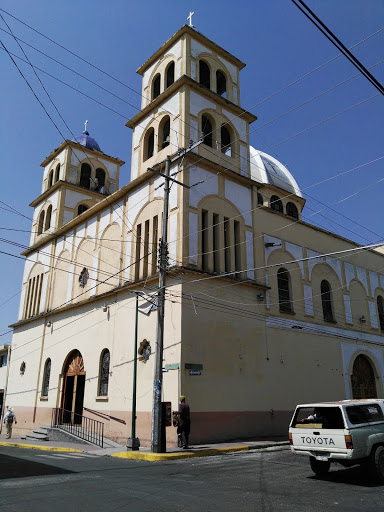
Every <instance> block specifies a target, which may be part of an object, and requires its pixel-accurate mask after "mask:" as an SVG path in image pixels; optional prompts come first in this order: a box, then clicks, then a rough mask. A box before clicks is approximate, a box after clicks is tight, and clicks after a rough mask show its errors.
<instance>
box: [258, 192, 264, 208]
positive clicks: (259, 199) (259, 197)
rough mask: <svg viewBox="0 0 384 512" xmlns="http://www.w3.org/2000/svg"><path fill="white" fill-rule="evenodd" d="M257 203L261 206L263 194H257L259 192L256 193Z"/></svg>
mask: <svg viewBox="0 0 384 512" xmlns="http://www.w3.org/2000/svg"><path fill="white" fill-rule="evenodd" d="M257 204H258V205H261V206H263V204H264V199H263V196H262V195H261V194H259V192H258V193H257Z"/></svg>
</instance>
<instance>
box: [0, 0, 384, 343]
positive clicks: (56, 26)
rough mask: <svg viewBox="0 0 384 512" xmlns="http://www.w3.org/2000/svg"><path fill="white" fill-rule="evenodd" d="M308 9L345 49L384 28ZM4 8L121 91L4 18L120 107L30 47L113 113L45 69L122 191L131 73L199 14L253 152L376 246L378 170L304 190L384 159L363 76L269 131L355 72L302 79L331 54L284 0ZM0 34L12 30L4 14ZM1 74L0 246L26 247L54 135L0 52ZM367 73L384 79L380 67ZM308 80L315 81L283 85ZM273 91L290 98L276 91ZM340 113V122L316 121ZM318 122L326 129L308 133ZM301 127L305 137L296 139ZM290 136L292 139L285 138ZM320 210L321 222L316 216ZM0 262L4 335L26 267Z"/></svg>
mask: <svg viewBox="0 0 384 512" xmlns="http://www.w3.org/2000/svg"><path fill="white" fill-rule="evenodd" d="M307 4H308V5H309V6H310V7H311V8H312V9H313V10H314V11H315V13H316V14H317V15H318V16H319V17H320V18H321V19H322V20H323V21H324V22H325V23H326V24H327V25H328V26H329V28H330V29H331V30H333V31H334V32H335V34H336V35H337V36H338V37H339V38H340V39H341V40H342V41H343V42H344V44H345V45H346V46H348V47H350V46H352V45H355V44H356V43H359V42H360V41H362V40H364V39H366V38H367V37H368V36H371V35H372V34H374V33H375V32H377V31H379V30H380V29H382V28H383V27H384V1H383V0H368V1H367V0H308V2H307ZM0 7H1V8H2V9H4V10H5V11H8V12H9V13H11V14H12V15H14V16H16V17H17V18H19V19H20V20H21V21H24V22H25V23H27V24H28V25H30V26H32V27H33V28H35V29H36V30H38V31H39V32H41V33H43V34H44V35H46V36H48V37H49V38H51V39H53V40H55V41H56V42H57V43H60V44H61V45H62V46H64V47H66V48H68V49H70V50H71V51H73V52H75V53H77V54H78V55H80V56H81V57H83V58H84V59H86V60H88V61H90V62H92V63H93V64H95V65H96V66H97V67H99V68H101V69H103V70H105V71H106V72H107V73H109V74H110V75H113V76H114V77H116V78H117V79H118V80H120V81H121V82H123V83H124V84H126V85H127V86H129V88H128V87H125V86H123V85H121V84H119V83H117V82H115V81H113V80H112V79H110V78H108V77H106V76H105V75H103V74H101V73H100V72H98V71H96V70H95V69H93V68H92V67H90V66H88V65H86V64H84V62H82V61H80V60H79V59H76V58H75V57H74V56H72V55H70V54H69V53H67V52H65V51H64V50H63V49H61V48H59V47H58V46H56V45H54V44H53V43H51V42H50V41H48V40H47V39H44V38H43V37H41V36H40V35H38V34H37V33H36V32H33V31H32V30H30V29H29V28H27V27H26V26H25V25H23V24H21V23H19V22H18V21H16V20H15V19H13V18H11V17H9V16H8V15H6V14H5V13H4V12H1V11H0V12H1V14H2V15H3V16H4V18H5V20H6V21H7V23H8V24H9V25H10V27H11V29H12V31H13V32H14V34H15V35H16V36H17V37H19V38H21V39H23V40H24V41H26V42H28V43H29V44H31V45H33V46H35V47H36V48H38V49H39V50H40V51H42V52H44V53H46V54H47V55H49V56H51V57H53V58H55V59H57V60H58V61H60V62H62V63H64V64H65V65H66V66H69V67H71V68H74V69H75V70H76V71H77V72H78V73H81V74H82V75H84V76H86V77H87V78H88V79H90V80H93V81H95V82H97V83H98V84H99V85H101V86H102V87H104V88H105V89H107V90H109V91H110V92H112V93H113V94H115V95H117V96H119V97H121V98H122V99H123V100H125V101H121V100H119V99H117V98H115V97H113V96H112V95H109V94H108V93H107V92H104V91H101V90H100V89H98V88H97V87H96V86H94V85H92V84H91V83H89V82H87V81H86V80H84V79H82V78H80V77H78V76H76V75H74V74H73V73H70V72H69V71H68V70H65V69H64V68H63V67H61V66H60V65H59V64H56V63H54V62H53V61H51V60H49V59H48V58H47V57H44V56H42V55H41V54H39V53H37V52H36V51H35V50H32V49H31V48H29V47H28V46H24V51H25V52H26V53H27V55H28V57H29V59H30V60H31V62H32V63H33V64H34V65H35V66H38V67H40V68H41V69H43V70H44V71H47V72H48V73H50V74H51V75H53V76H54V77H57V78H59V79H60V80H62V81H64V82H66V83H68V84H70V85H71V86H72V87H75V88H76V89H79V90H81V91H82V92H83V93H85V94H87V95H89V96H91V97H93V98H94V99H96V100H97V101H99V102H101V103H104V104H105V105H106V106H108V107H110V108H111V109H113V110H115V111H116V112H118V113H119V115H118V114H117V113H114V112H112V111H111V110H108V109H107V108H105V107H103V106H101V105H99V104H97V103H95V102H93V101H92V100H90V99H87V98H86V97H85V96H82V95H81V94H79V93H78V92H75V91H74V90H73V89H70V88H68V87H67V86H65V85H63V84H61V83H60V82H58V81H56V80H55V79H54V78H52V77H49V76H47V75H45V74H43V73H40V77H41V79H42V81H43V83H44V85H45V87H46V89H47V90H48V92H49V94H50V95H51V97H52V99H53V100H54V102H55V104H56V106H57V108H58V109H59V111H60V113H61V115H62V116H63V118H64V119H65V121H66V123H67V124H68V125H69V127H70V129H71V131H72V132H74V133H75V134H76V135H77V134H80V133H81V132H82V130H83V126H84V121H85V120H86V119H88V120H89V124H88V129H89V132H90V134H91V135H92V136H93V137H94V138H96V140H97V141H98V143H99V145H100V147H101V149H102V150H103V151H104V152H105V153H107V154H109V155H112V156H117V157H119V158H121V159H122V160H124V161H125V162H126V164H125V166H124V167H123V168H122V170H121V174H120V185H124V184H126V183H128V182H129V178H130V154H131V130H130V129H128V128H126V127H125V122H126V121H127V120H128V119H129V118H131V117H133V116H134V115H135V113H136V112H137V110H138V109H139V108H140V94H137V93H139V92H140V90H141V77H140V76H139V75H137V74H136V73H135V71H136V69H137V68H138V67H139V66H140V65H141V64H142V63H143V62H145V60H146V59H147V58H148V57H150V55H152V53H154V52H155V51H156V50H157V49H158V48H159V47H160V46H161V45H162V44H163V43H164V42H165V41H166V40H167V39H169V38H170V37H171V36H172V35H173V34H174V33H175V32H176V31H177V30H178V29H179V28H180V27H181V26H182V25H183V24H184V23H187V16H188V14H189V11H190V10H193V11H195V16H194V18H193V22H194V25H195V26H196V28H197V30H199V31H200V32H202V33H203V34H204V35H205V36H207V37H208V38H210V39H212V40H213V41H215V42H216V43H217V44H219V45H221V46H223V47H224V48H225V49H226V50H228V51H229V52H231V53H233V54H234V55H235V56H236V57H238V58H240V59H241V60H243V61H244V62H245V63H246V64H247V66H246V68H245V69H244V70H243V71H242V72H241V103H242V106H243V108H245V109H247V110H250V111H251V112H253V113H254V114H256V115H257V116H258V120H257V121H256V122H255V123H254V124H253V125H252V127H251V130H254V131H252V132H251V134H250V140H251V144H252V145H253V146H254V147H256V148H257V149H260V150H262V151H265V152H266V153H269V154H271V155H272V156H274V157H275V158H277V159H278V160H280V161H281V162H283V163H284V164H285V165H286V166H287V167H288V168H289V170H290V171H291V173H292V174H293V175H294V177H295V178H296V180H297V182H298V184H299V186H300V187H301V188H302V190H303V192H304V196H305V198H306V199H307V204H306V208H305V210H304V213H305V220H307V221H308V222H311V223H314V224H316V225H319V226H321V227H323V228H325V229H329V230H330V231H333V232H335V233H337V234H340V235H342V236H344V237H346V238H349V239H352V240H354V241H356V242H358V243H361V244H367V243H371V242H377V241H380V240H382V239H384V229H383V227H382V218H383V216H382V213H381V210H380V208H379V207H380V204H381V203H382V197H383V191H384V181H383V182H380V180H381V179H383V178H384V177H383V167H384V164H383V163H384V160H378V161H377V162H375V163H372V164H370V165H367V166H364V167H361V168H360V169H358V170H356V171H353V172H351V173H348V174H345V175H344V176H340V177H339V178H337V179H334V180H332V181H328V182H326V183H325V184H323V185H317V186H313V187H311V185H314V184H316V183H318V182H320V181H323V180H325V179H326V178H330V177H332V176H335V175H336V174H339V173H341V172H343V171H347V170H349V169H352V168H354V167H356V166H360V165H362V164H365V163H367V162H371V161H373V160H375V159H378V158H380V157H382V156H383V154H384V151H383V146H384V145H383V128H384V121H383V119H384V116H383V114H384V98H383V96H381V95H379V93H378V91H377V90H376V89H375V88H374V87H373V86H372V85H371V84H370V83H369V82H368V81H367V80H366V79H365V78H364V77H362V76H359V77H357V78H354V79H353V80H350V81H348V82H347V83H345V84H342V85H340V86H339V87H337V88H335V89H333V90H331V91H329V92H327V93H326V94H323V95H322V96H320V97H319V98H317V99H315V100H313V101H309V102H308V103H307V104H306V105H304V106H303V107H300V108H298V109H296V110H294V111H293V112H291V113H290V114H287V115H285V116H283V117H281V118H280V119H278V120H277V121H275V122H273V123H270V124H268V125H267V126H265V127H263V125H264V124H265V123H268V122H269V121H271V120H273V119H275V118H276V117H279V116H281V115H282V114H284V113H285V112H287V111H289V110H291V109H294V108H295V107H297V106H299V105H301V104H302V103H304V102H306V101H307V100H310V99H311V98H312V97H314V96H317V95H319V94H321V93H323V92H324V91H327V90H328V89H331V88H333V87H335V86H336V85H338V84H339V83H341V82H343V81H345V80H347V79H348V78H350V77H352V76H353V75H355V74H357V73H358V72H357V70H356V69H355V68H354V67H353V66H352V64H350V63H349V62H348V61H347V60H346V59H345V57H343V56H341V57H339V58H337V59H335V60H333V61H332V62H330V63H329V64H327V65H325V66H323V67H321V68H320V69H319V70H317V71H315V72H313V73H310V72H311V71H312V70H314V69H315V68H317V67H318V66H320V65H321V64H323V63H325V62H327V61H329V60H330V59H332V58H333V57H335V56H337V54H338V52H337V50H336V48H335V47H334V46H332V45H331V43H330V42H329V41H328V40H327V39H326V38H325V37H324V36H323V35H322V34H321V33H320V32H319V31H318V30H317V29H316V28H315V27H314V26H313V25H312V24H311V23H310V22H309V21H308V20H307V18H305V17H304V15H303V14H302V13H301V12H300V11H299V10H298V9H297V7H296V6H295V5H294V4H293V3H292V2H291V1H290V0H258V1H244V0H238V1H237V2H233V1H228V0H221V1H211V2H206V1H205V2H203V1H190V2H185V1H178V2H172V1H167V0H164V1H162V2H158V1H154V0H148V1H146V2H132V1H127V0H111V1H110V2H108V4H107V3H106V2H105V1H102V0H93V1H90V0H83V1H82V2H78V1H76V2H75V1H73V0H66V1H65V2H52V1H46V0H37V1H34V2H31V1H30V0H29V1H28V0H18V1H17V2H14V1H13V0H12V1H11V0H3V1H2V3H1V6H0ZM0 28H1V29H3V30H5V31H8V29H7V27H6V25H5V24H4V22H3V20H2V19H1V18H0ZM0 39H1V40H2V41H3V43H4V45H5V46H6V47H7V49H8V50H9V51H10V52H13V53H15V54H16V55H19V56H20V55H21V50H20V49H19V48H18V47H17V45H16V44H15V42H14V41H13V40H12V38H11V37H10V36H9V35H7V34H6V33H5V32H3V31H0ZM383 48H384V30H383V31H381V32H379V33H378V34H376V35H374V36H372V37H370V38H369V39H367V40H366V41H364V42H363V43H361V44H359V45H358V46H356V47H355V48H354V49H353V50H352V51H353V52H354V54H355V55H356V56H357V57H358V58H359V59H360V60H361V61H362V63H363V64H364V65H365V66H366V67H370V66H374V65H375V64H377V63H379V62H380V61H381V60H382V59H384V56H383ZM16 61H17V63H18V65H19V66H20V69H21V70H22V72H23V74H24V75H25V77H26V78H27V79H28V81H29V82H30V84H31V86H32V87H33V89H34V90H35V92H36V94H37V95H38V96H39V98H40V99H41V101H42V102H43V103H44V105H45V106H46V108H47V110H48V111H49V113H50V114H51V116H52V118H53V119H54V120H55V122H56V123H57V125H58V126H59V128H60V130H61V131H62V133H63V134H64V135H65V137H66V138H68V139H71V138H72V136H71V134H70V132H68V130H67V129H66V128H65V126H64V125H63V123H62V121H61V120H60V118H59V117H58V115H57V113H56V112H55V110H54V109H53V107H52V105H51V104H50V102H49V100H48V98H47V97H46V96H45V93H44V91H43V90H42V88H41V86H40V84H39V83H38V81H37V79H36V77H35V76H34V75H33V72H32V70H31V69H30V67H29V66H28V65H26V64H24V63H23V62H21V61H19V60H16ZM0 66H1V74H0V86H1V91H2V96H1V119H0V149H1V164H2V165H1V176H2V187H1V188H0V201H2V202H3V203H6V204H8V205H10V206H11V207H12V208H14V209H16V210H17V211H18V212H20V213H22V214H23V215H24V216H25V217H26V218H24V217H22V216H20V215H14V214H11V213H9V212H6V211H5V210H3V209H0V219H1V220H0V228H1V229H0V238H1V239H6V240H8V241H11V242H16V243H20V244H28V243H29V233H28V231H29V230H30V228H31V220H30V218H31V216H32V213H33V211H32V208H30V207H29V206H28V205H29V203H30V202H31V201H32V200H33V199H35V198H36V197H37V196H38V195H39V194H40V191H41V180H42V168H41V167H40V163H41V162H42V161H43V160H44V158H45V157H46V156H47V155H48V154H49V153H50V152H51V151H52V150H53V149H54V148H56V147H58V146H59V145H60V143H61V142H62V138H61V135H60V134H59V133H58V131H57V130H56V128H55V127H54V126H53V124H52V123H51V121H50V120H49V119H48V117H47V115H46V114H45V112H44V111H43V109H42V108H41V106H40V105H39V104H38V102H37V101H36V99H35V98H34V96H33V94H32V92H31V91H30V89H29V88H28V86H27V85H26V83H25V82H24V81H23V79H22V77H21V76H20V74H19V72H18V71H17V69H16V68H15V66H14V64H13V63H12V61H11V60H10V58H9V57H8V55H7V54H6V53H5V52H4V51H0ZM370 71H371V73H372V74H373V75H374V76H375V77H376V78H377V79H378V80H379V81H380V82H381V83H383V82H384V65H383V64H378V65H377V66H375V67H373V68H372V69H370ZM306 73H310V74H309V75H308V76H307V77H305V78H303V79H302V80H299V81H298V82H297V83H296V84H294V85H292V86H291V87H289V88H286V86H287V85H289V84H290V83H292V82H294V81H295V80H297V79H298V78H300V77H302V76H303V75H305V74H306ZM131 89H133V90H134V91H137V93H136V92H134V91H132V90H131ZM281 89H284V90H283V91H281V92H278V91H280V90H281ZM276 92H278V94H275V95H274V93H276ZM271 95H273V96H272V97H271V98H270V99H267V98H268V97H269V96H271ZM373 96H375V97H373ZM372 97H373V98H372ZM365 100H367V101H365ZM359 103H361V104H360V105H358V106H356V107H354V105H357V104H359ZM129 104H131V105H133V106H134V107H136V108H134V107H132V106H130V105H129ZM350 107H353V108H350ZM347 109H348V110H347ZM344 111H345V112H344ZM339 112H343V113H341V114H340V115H337V116H335V117H333V118H332V119H330V120H328V121H326V122H324V123H322V121H324V120H326V119H328V118H329V117H331V116H334V115H335V114H338V113H339ZM317 123H321V124H319V125H318V126H316V127H315V128H313V129H310V130H307V129H308V128H310V127H311V126H313V125H316V124H317ZM258 126H260V129H259V130H257V127H258ZM304 130H307V131H305V132H304V133H301V134H299V135H297V136H295V135H296V134H297V133H299V132H301V131H304ZM285 139H289V140H287V141H286V142H283V141H285ZM308 187H311V188H308ZM349 196H352V197H349ZM347 198H348V199H347ZM0 206H2V207H4V204H2V203H0ZM330 208H332V210H331V209H330ZM319 210H322V212H321V214H317V215H315V212H317V211H319ZM11 229H12V230H20V231H10V230H11ZM23 230H25V232H24V231H23ZM0 251H3V252H6V253H10V254H13V255H18V254H19V253H20V252H21V251H20V250H19V248H18V247H16V246H14V245H11V244H10V243H7V242H4V241H1V242H0ZM0 264H1V265H0V272H1V289H0V334H3V333H5V332H6V331H7V330H8V329H7V326H8V325H9V324H10V323H12V322H14V321H15V320H16V318H17V311H18V306H19V297H20V290H21V280H22V272H23V266H24V265H23V261H22V260H20V259H17V258H14V257H12V256H9V255H6V254H2V253H0ZM10 341H11V334H6V335H4V336H2V337H1V338H0V342H1V343H9V342H10Z"/></svg>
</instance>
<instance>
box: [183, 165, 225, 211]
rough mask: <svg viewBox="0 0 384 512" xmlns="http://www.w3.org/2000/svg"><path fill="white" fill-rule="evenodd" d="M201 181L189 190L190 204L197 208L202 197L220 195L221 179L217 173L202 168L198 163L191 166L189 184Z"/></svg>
mask: <svg viewBox="0 0 384 512" xmlns="http://www.w3.org/2000/svg"><path fill="white" fill-rule="evenodd" d="M199 181H203V182H204V183H200V184H199V185H196V187H192V188H191V189H190V190H189V204H190V206H194V207H195V208H197V205H198V204H199V202H200V201H201V199H202V198H203V197H205V196H209V195H218V193H219V181H218V176H217V175H216V174H212V173H211V172H209V171H206V170H205V169H201V167H198V166H197V165H190V166H189V185H190V186H192V185H195V184H196V183H198V182H199Z"/></svg>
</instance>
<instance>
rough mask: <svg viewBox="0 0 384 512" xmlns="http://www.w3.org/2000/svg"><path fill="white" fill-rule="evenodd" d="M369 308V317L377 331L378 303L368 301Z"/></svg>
mask: <svg viewBox="0 0 384 512" xmlns="http://www.w3.org/2000/svg"><path fill="white" fill-rule="evenodd" d="M368 307H369V316H370V317H371V326H372V327H373V328H374V329H377V328H378V327H379V326H378V323H377V314H376V302H372V301H370V300H369V301H368Z"/></svg>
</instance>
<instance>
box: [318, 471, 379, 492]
mask: <svg viewBox="0 0 384 512" xmlns="http://www.w3.org/2000/svg"><path fill="white" fill-rule="evenodd" d="M308 478H309V479H312V480H323V481H325V482H334V483H337V484H347V485H357V486H359V487H384V484H380V483H377V482H375V481H374V479H373V478H372V477H371V476H370V474H369V472H367V471H364V470H363V468H361V467H360V466H356V467H353V468H348V469H344V468H340V469H337V470H335V469H334V470H333V471H332V468H331V470H330V472H329V473H328V474H327V475H325V476H315V475H313V476H310V477H308Z"/></svg>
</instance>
